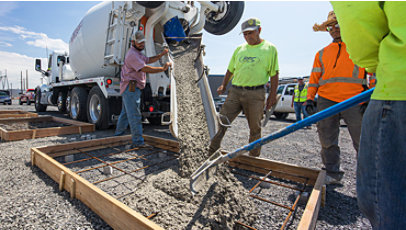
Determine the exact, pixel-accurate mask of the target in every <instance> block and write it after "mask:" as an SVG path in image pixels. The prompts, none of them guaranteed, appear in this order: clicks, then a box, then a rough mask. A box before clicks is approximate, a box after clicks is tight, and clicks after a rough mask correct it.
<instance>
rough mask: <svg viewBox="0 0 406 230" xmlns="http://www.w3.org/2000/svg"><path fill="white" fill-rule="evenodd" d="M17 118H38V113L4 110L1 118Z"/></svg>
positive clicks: (0, 115) (1, 112)
mask: <svg viewBox="0 0 406 230" xmlns="http://www.w3.org/2000/svg"><path fill="white" fill-rule="evenodd" d="M11 117H14V118H17V117H38V114H37V113H32V112H27V111H22V110H2V111H0V118H11Z"/></svg>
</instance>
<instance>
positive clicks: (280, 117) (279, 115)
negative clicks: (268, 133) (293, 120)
mask: <svg viewBox="0 0 406 230" xmlns="http://www.w3.org/2000/svg"><path fill="white" fill-rule="evenodd" d="M273 115H275V117H276V119H278V120H285V119H286V118H287V117H288V115H289V113H273Z"/></svg>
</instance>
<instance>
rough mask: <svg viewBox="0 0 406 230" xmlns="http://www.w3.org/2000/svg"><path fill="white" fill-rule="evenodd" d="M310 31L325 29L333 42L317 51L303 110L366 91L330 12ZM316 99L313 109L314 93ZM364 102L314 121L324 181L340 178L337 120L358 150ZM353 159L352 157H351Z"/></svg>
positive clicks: (313, 109) (321, 107)
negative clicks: (342, 123)
mask: <svg viewBox="0 0 406 230" xmlns="http://www.w3.org/2000/svg"><path fill="white" fill-rule="evenodd" d="M313 30H314V31H328V32H329V33H330V35H331V37H332V38H333V42H332V43H330V44H329V45H328V46H326V47H324V48H323V49H321V50H320V51H319V52H317V54H316V57H315V59H314V64H313V69H312V73H311V75H310V81H309V85H308V91H307V101H306V103H305V104H306V105H305V106H306V111H307V112H308V113H309V114H313V113H315V112H316V111H321V110H324V109H326V108H328V107H331V106H333V105H335V104H337V103H339V102H342V101H344V100H346V99H348V98H350V97H353V96H355V95H357V94H359V93H361V92H362V91H364V90H366V89H367V88H368V87H367V80H366V73H365V70H364V69H363V68H360V67H358V66H357V65H354V63H353V62H352V61H351V59H350V58H349V55H348V53H347V51H346V45H345V43H344V42H342V41H341V34H340V26H339V24H338V22H337V19H336V16H335V14H334V12H333V11H331V12H330V13H329V14H328V17H327V21H326V22H324V23H323V24H321V25H317V24H316V25H315V26H314V27H313ZM316 94H318V98H317V110H316V103H315V101H314V100H315V96H316ZM365 106H366V105H357V106H355V107H352V108H350V109H347V110H345V111H342V112H340V113H339V114H336V115H334V116H331V117H329V118H326V119H324V120H322V121H319V122H318V123H317V132H318V134H319V140H320V144H321V152H320V154H321V158H322V162H323V164H324V169H325V170H326V172H327V176H326V181H325V183H326V184H337V183H340V180H341V179H342V177H343V174H344V172H342V171H340V147H339V146H338V135H339V132H340V130H339V128H340V120H341V119H343V120H344V122H345V123H346V124H347V127H348V131H349V132H350V135H351V139H352V142H353V146H354V148H355V151H356V152H357V153H358V147H359V140H360V136H361V123H362V114H363V111H365ZM354 160H356V157H355V156H354Z"/></svg>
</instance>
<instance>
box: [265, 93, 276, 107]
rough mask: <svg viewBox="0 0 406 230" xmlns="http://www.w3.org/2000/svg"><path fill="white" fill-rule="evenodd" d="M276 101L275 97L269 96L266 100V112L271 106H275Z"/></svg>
mask: <svg viewBox="0 0 406 230" xmlns="http://www.w3.org/2000/svg"><path fill="white" fill-rule="evenodd" d="M277 102H278V101H277V99H276V95H274V96H271V94H269V96H268V99H267V100H266V107H265V109H266V110H269V109H270V108H272V106H273V105H276V103H277Z"/></svg>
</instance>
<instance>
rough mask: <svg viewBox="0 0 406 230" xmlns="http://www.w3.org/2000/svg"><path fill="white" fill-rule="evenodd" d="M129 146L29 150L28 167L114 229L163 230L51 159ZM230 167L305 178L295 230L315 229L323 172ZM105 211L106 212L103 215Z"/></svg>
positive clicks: (120, 140)
mask: <svg viewBox="0 0 406 230" xmlns="http://www.w3.org/2000/svg"><path fill="white" fill-rule="evenodd" d="M144 139H145V142H146V143H148V144H149V145H152V146H154V147H157V148H161V149H163V150H169V151H172V152H179V144H178V143H177V142H176V141H173V140H167V139H162V138H158V137H152V136H146V135H144ZM130 143H131V136H129V135H128V136H120V137H109V138H103V139H97V140H88V141H81V142H74V143H69V144H62V145H54V146H45V147H38V148H31V163H32V165H33V166H37V167H39V168H40V169H41V170H42V171H43V172H45V173H46V174H47V175H48V176H49V177H51V178H52V179H53V180H54V181H55V182H57V183H59V190H60V191H62V190H66V191H68V192H69V193H70V194H71V198H77V199H79V200H81V201H82V202H83V203H84V204H85V205H86V206H88V207H89V208H90V209H92V210H93V211H94V212H95V213H96V214H97V215H99V216H100V217H101V218H102V219H103V220H104V221H105V222H106V223H107V224H109V225H110V226H111V227H113V228H114V229H162V228H161V227H160V226H159V225H157V224H156V223H154V222H153V221H151V220H149V219H148V218H146V217H144V216H143V215H141V214H140V213H138V212H136V211H134V210H133V209H131V208H129V207H128V206H126V205H125V204H123V203H122V202H120V201H118V200H117V199H115V198H113V197H112V196H110V195H109V194H107V193H106V192H104V191H102V190H101V189H99V188H98V187H96V186H95V185H94V184H92V183H90V182H88V181H87V180H85V179H84V178H82V177H81V176H79V175H78V174H76V173H74V172H72V171H71V170H70V169H69V168H67V167H65V166H64V165H62V164H61V163H59V162H58V161H56V160H55V159H54V158H56V157H61V156H66V155H71V154H75V153H79V152H84V151H91V150H97V149H101V148H106V147H115V146H119V145H123V144H130ZM78 149H80V150H78ZM230 166H232V167H236V168H240V169H244V170H248V171H252V172H257V173H261V174H262V173H267V172H268V171H269V170H275V171H276V172H277V173H276V174H273V175H274V176H275V177H278V178H281V179H287V180H291V181H297V180H298V178H299V180H298V181H297V182H302V181H300V178H304V177H306V178H308V179H309V180H308V181H307V183H308V184H309V185H313V189H312V192H311V194H310V197H309V199H308V201H307V204H306V207H305V210H304V213H303V215H302V217H301V220H300V223H299V225H298V228H297V229H299V230H307V229H314V228H315V225H316V221H317V216H318V212H319V208H320V205H321V202H322V198H324V197H323V196H324V191H323V185H324V178H325V171H323V170H322V171H320V170H315V169H309V168H303V167H299V166H297V165H292V164H286V163H283V162H277V161H272V160H268V159H262V158H254V157H249V156H240V157H238V158H236V159H233V160H231V162H230ZM292 175H293V176H292ZM295 175H296V176H295ZM106 210H109V211H108V212H106Z"/></svg>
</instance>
